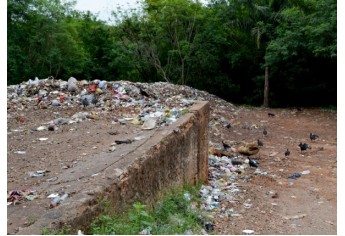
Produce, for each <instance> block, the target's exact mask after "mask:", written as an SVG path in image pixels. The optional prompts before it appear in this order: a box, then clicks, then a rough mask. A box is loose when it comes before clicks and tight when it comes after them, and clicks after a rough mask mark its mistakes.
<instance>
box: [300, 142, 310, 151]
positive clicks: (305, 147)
mask: <svg viewBox="0 0 345 236" xmlns="http://www.w3.org/2000/svg"><path fill="white" fill-rule="evenodd" d="M298 146H299V147H300V148H301V152H302V151H305V150H307V149H308V148H309V149H311V147H309V145H308V144H307V143H303V144H302V142H301V143H300V144H299V145H298Z"/></svg>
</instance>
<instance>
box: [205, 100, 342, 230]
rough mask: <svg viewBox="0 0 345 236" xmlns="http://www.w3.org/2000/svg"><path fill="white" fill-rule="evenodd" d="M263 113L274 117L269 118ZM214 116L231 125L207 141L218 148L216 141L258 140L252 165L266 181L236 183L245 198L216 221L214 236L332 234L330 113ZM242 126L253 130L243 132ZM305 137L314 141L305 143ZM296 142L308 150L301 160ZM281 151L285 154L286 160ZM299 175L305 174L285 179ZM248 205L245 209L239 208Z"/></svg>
mask: <svg viewBox="0 0 345 236" xmlns="http://www.w3.org/2000/svg"><path fill="white" fill-rule="evenodd" d="M269 112H270V113H273V114H275V116H274V117H269V116H268V113H269ZM218 113H220V114H221V115H222V116H224V117H225V118H227V119H229V120H230V121H232V123H233V124H234V125H233V128H230V129H220V130H219V131H220V132H219V133H217V132H216V135H215V134H212V131H211V132H210V134H211V140H212V141H214V142H215V143H218V144H219V143H220V142H221V139H228V140H235V141H246V142H252V141H255V140H257V139H258V138H259V139H260V140H262V141H263V142H264V146H263V147H262V148H261V149H260V152H259V153H258V154H257V156H256V159H258V162H259V163H260V165H259V168H260V169H261V170H262V171H266V172H268V175H267V176H258V175H254V174H252V175H250V174H249V175H250V176H251V179H250V180H249V181H244V182H241V185H242V186H241V187H242V189H243V190H245V193H244V194H243V195H241V196H240V198H239V199H240V202H239V203H238V204H234V205H233V206H232V207H233V209H234V212H235V213H237V214H238V216H234V217H231V218H228V219H216V229H217V234H242V230H244V229H251V230H254V234H275V235H276V234H302V235H303V234H314V235H315V234H316V235H325V234H331V235H332V234H337V133H336V132H337V129H336V127H337V114H336V112H335V111H328V110H321V109H304V110H303V111H302V112H298V111H297V110H296V109H264V108H248V107H241V108H239V109H238V110H237V112H234V113H233V114H229V113H228V114H224V113H222V112H218ZM244 124H248V125H250V126H251V125H255V126H256V127H257V129H255V128H254V129H250V130H249V129H243V128H242V126H243V125H244ZM263 128H266V129H267V130H268V135H267V137H263V134H262V131H263ZM310 132H314V133H317V134H318V135H319V136H320V138H319V139H317V140H315V141H312V142H311V141H310V139H309V133H310ZM300 142H306V143H308V144H309V145H310V146H311V147H312V148H311V149H310V150H308V151H307V152H305V153H303V154H301V152H300V148H299V147H298V144H299V143H300ZM219 146H220V144H219ZM286 148H289V150H290V151H291V155H290V156H289V157H287V158H286V157H285V155H284V152H285V150H286ZM304 170H309V171H310V174H307V175H302V176H301V177H300V178H297V179H288V178H287V177H288V176H289V175H291V174H293V173H295V172H302V171H304ZM252 172H254V170H253V171H252ZM247 174H248V173H247ZM249 199H250V200H249ZM243 203H247V204H244V205H243ZM248 204H252V205H251V207H250V208H245V206H248Z"/></svg>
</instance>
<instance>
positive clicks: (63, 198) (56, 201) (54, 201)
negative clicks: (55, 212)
mask: <svg viewBox="0 0 345 236" xmlns="http://www.w3.org/2000/svg"><path fill="white" fill-rule="evenodd" d="M51 195H52V194H51ZM51 195H49V196H51ZM49 196H48V197H49ZM53 196H54V197H53ZM49 198H52V200H51V202H50V205H49V207H50V208H54V207H56V206H57V205H59V204H61V202H63V201H66V200H67V198H68V194H67V193H64V194H63V195H62V196H61V197H60V196H59V195H56V194H54V195H52V196H51V197H49Z"/></svg>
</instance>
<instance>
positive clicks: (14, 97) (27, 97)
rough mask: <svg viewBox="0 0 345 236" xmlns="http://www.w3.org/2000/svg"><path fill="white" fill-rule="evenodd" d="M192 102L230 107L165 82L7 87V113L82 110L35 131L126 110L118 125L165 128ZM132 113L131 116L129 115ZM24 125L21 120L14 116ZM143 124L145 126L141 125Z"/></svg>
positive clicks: (45, 82) (58, 82)
mask: <svg viewBox="0 0 345 236" xmlns="http://www.w3.org/2000/svg"><path fill="white" fill-rule="evenodd" d="M195 101H210V102H211V107H212V108H213V107H219V106H222V107H223V108H224V107H229V106H231V104H229V103H227V102H226V101H224V100H222V99H220V98H218V97H217V96H215V95H212V94H209V93H207V92H205V91H200V90H197V89H194V88H191V87H188V86H184V85H174V84H170V83H167V82H156V83H140V82H136V83H134V82H130V81H110V82H109V81H105V80H93V81H87V80H81V81H78V80H77V79H75V78H74V77H71V78H69V79H68V81H63V80H56V79H54V78H53V77H52V76H51V77H48V78H46V79H42V80H40V79H38V78H37V77H36V78H35V80H31V79H30V80H29V81H27V82H22V83H21V84H18V85H9V86H8V87H7V110H8V111H9V112H13V111H14V112H19V111H20V112H24V111H27V110H29V109H66V108H71V107H72V108H73V107H80V109H84V110H85V109H88V108H89V107H92V108H94V109H91V110H92V112H88V111H84V112H78V113H76V114H74V115H73V116H72V117H66V118H59V119H56V120H52V121H50V122H48V123H47V126H44V127H39V128H38V130H40V129H42V130H46V129H48V130H54V128H55V127H56V126H59V125H63V124H70V123H74V122H79V121H82V120H85V119H86V118H90V119H98V118H99V117H100V115H101V114H102V113H104V112H108V111H117V110H119V109H127V110H130V111H131V114H130V116H127V117H122V118H121V119H120V120H119V122H123V121H131V123H133V124H136V125H143V129H152V128H154V127H158V126H162V125H168V124H170V123H173V122H175V121H176V120H177V119H178V118H179V117H181V116H183V115H184V114H186V113H188V109H189V108H190V107H191V106H192V105H193V104H194V102H195ZM133 113H134V114H133ZM17 121H19V122H22V123H23V122H25V117H17ZM145 122H146V124H144V123H145Z"/></svg>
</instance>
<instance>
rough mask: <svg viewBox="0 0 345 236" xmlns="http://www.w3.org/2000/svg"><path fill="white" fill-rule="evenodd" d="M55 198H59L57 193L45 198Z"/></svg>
mask: <svg viewBox="0 0 345 236" xmlns="http://www.w3.org/2000/svg"><path fill="white" fill-rule="evenodd" d="M57 196H59V194H58V193H52V194H50V195H49V196H48V197H47V198H56V197H57Z"/></svg>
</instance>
